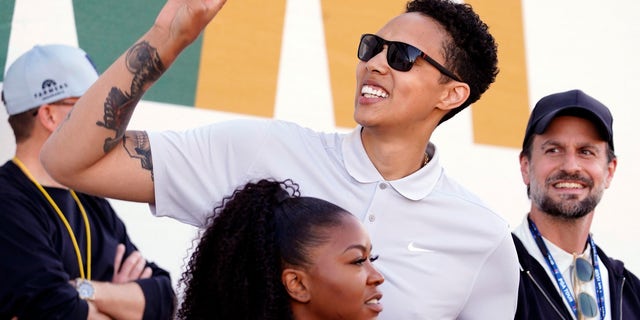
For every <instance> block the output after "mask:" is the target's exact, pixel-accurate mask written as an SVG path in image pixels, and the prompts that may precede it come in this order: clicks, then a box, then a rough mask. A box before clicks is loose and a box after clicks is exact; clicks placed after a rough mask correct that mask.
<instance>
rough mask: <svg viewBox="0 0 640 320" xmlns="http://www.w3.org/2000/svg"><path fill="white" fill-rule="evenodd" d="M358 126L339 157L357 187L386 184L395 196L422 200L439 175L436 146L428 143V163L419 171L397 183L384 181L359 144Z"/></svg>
mask: <svg viewBox="0 0 640 320" xmlns="http://www.w3.org/2000/svg"><path fill="white" fill-rule="evenodd" d="M361 130H362V127H361V126H358V127H356V128H355V129H354V130H353V131H352V132H351V133H349V134H347V135H346V136H345V139H344V141H343V143H342V154H343V156H344V165H345V168H346V169H347V172H348V173H349V175H351V177H352V178H353V179H355V180H356V181H358V182H360V183H374V182H381V181H385V182H387V183H389V184H390V185H391V186H392V187H393V188H394V189H395V190H396V191H397V192H398V193H400V194H401V195H402V196H404V197H405V198H407V199H410V200H421V199H423V198H424V197H426V196H427V195H429V194H430V193H431V191H433V189H434V188H435V186H436V183H437V182H438V180H439V178H440V176H441V174H442V166H441V165H440V156H439V153H438V152H437V149H436V148H435V145H433V144H431V143H429V149H430V150H431V149H433V153H432V154H430V156H431V160H429V163H428V164H427V165H426V166H424V167H422V168H420V170H418V171H416V172H414V173H412V174H410V175H408V176H406V177H404V178H401V179H398V180H392V181H386V180H385V179H384V178H383V177H382V175H381V174H380V172H378V170H377V169H376V167H375V166H374V165H373V163H372V162H371V160H370V159H369V157H368V156H367V153H366V152H365V150H364V146H363V144H362V137H361V135H360V131H361Z"/></svg>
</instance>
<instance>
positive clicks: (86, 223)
mask: <svg viewBox="0 0 640 320" xmlns="http://www.w3.org/2000/svg"><path fill="white" fill-rule="evenodd" d="M13 163H15V164H16V165H17V166H18V167H19V168H20V169H21V170H22V172H24V174H25V175H26V176H27V177H28V178H29V180H31V182H33V184H35V185H36V187H38V189H39V190H40V192H42V194H43V195H44V197H45V198H47V200H48V201H49V203H50V204H51V206H52V207H53V209H54V210H55V211H56V212H57V213H58V216H59V217H60V220H62V223H64V226H65V227H67V231H69V236H70V237H71V242H73V248H74V249H75V251H76V257H77V258H78V266H80V278H82V279H87V280H91V229H90V228H89V218H88V217H87V212H86V211H85V210H84V207H83V206H82V203H81V202H80V199H78V196H77V195H76V193H75V192H74V191H73V190H71V189H69V192H71V196H72V197H73V200H75V201H76V203H77V204H78V208H80V212H81V213H82V218H83V219H84V226H85V228H86V229H87V277H86V278H85V277H84V267H83V265H82V255H81V254H80V247H79V246H78V241H76V236H75V234H74V233H73V230H72V229H71V226H70V225H69V222H68V221H67V218H66V217H65V216H64V214H62V210H60V208H59V207H58V205H57V204H56V203H55V201H53V199H52V198H51V196H50V195H49V193H48V192H47V190H45V189H44V188H43V187H42V185H40V183H38V181H36V179H34V178H33V176H32V175H31V173H30V172H29V170H28V169H27V167H25V165H24V164H23V163H22V161H20V159H18V157H13Z"/></svg>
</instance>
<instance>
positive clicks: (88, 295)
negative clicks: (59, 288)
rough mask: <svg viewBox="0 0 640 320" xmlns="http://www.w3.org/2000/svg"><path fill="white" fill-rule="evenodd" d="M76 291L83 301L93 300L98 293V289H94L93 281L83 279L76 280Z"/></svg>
mask: <svg viewBox="0 0 640 320" xmlns="http://www.w3.org/2000/svg"><path fill="white" fill-rule="evenodd" d="M76 290H77V291H78V295H80V299H82V300H93V298H94V296H95V293H96V289H95V288H94V287H93V284H92V283H91V281H89V280H87V279H82V278H77V279H76Z"/></svg>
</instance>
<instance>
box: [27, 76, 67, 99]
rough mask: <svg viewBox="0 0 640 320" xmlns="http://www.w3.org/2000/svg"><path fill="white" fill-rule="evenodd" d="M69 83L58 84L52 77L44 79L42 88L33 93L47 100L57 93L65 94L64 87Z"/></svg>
mask: <svg viewBox="0 0 640 320" xmlns="http://www.w3.org/2000/svg"><path fill="white" fill-rule="evenodd" d="M68 86H69V85H68V84H66V83H62V84H58V83H57V82H55V81H54V80H52V79H46V80H44V81H42V90H41V91H39V92H36V93H34V94H33V97H34V98H35V99H40V100H45V99H49V98H51V97H55V96H57V95H60V94H63V93H64V89H66V88H67V87H68Z"/></svg>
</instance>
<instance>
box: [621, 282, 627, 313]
mask: <svg viewBox="0 0 640 320" xmlns="http://www.w3.org/2000/svg"><path fill="white" fill-rule="evenodd" d="M626 281H627V278H626V277H624V276H622V283H621V284H620V304H619V308H620V310H619V314H620V320H622V300H623V298H624V294H623V293H624V292H623V291H624V283H625V282H626Z"/></svg>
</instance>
